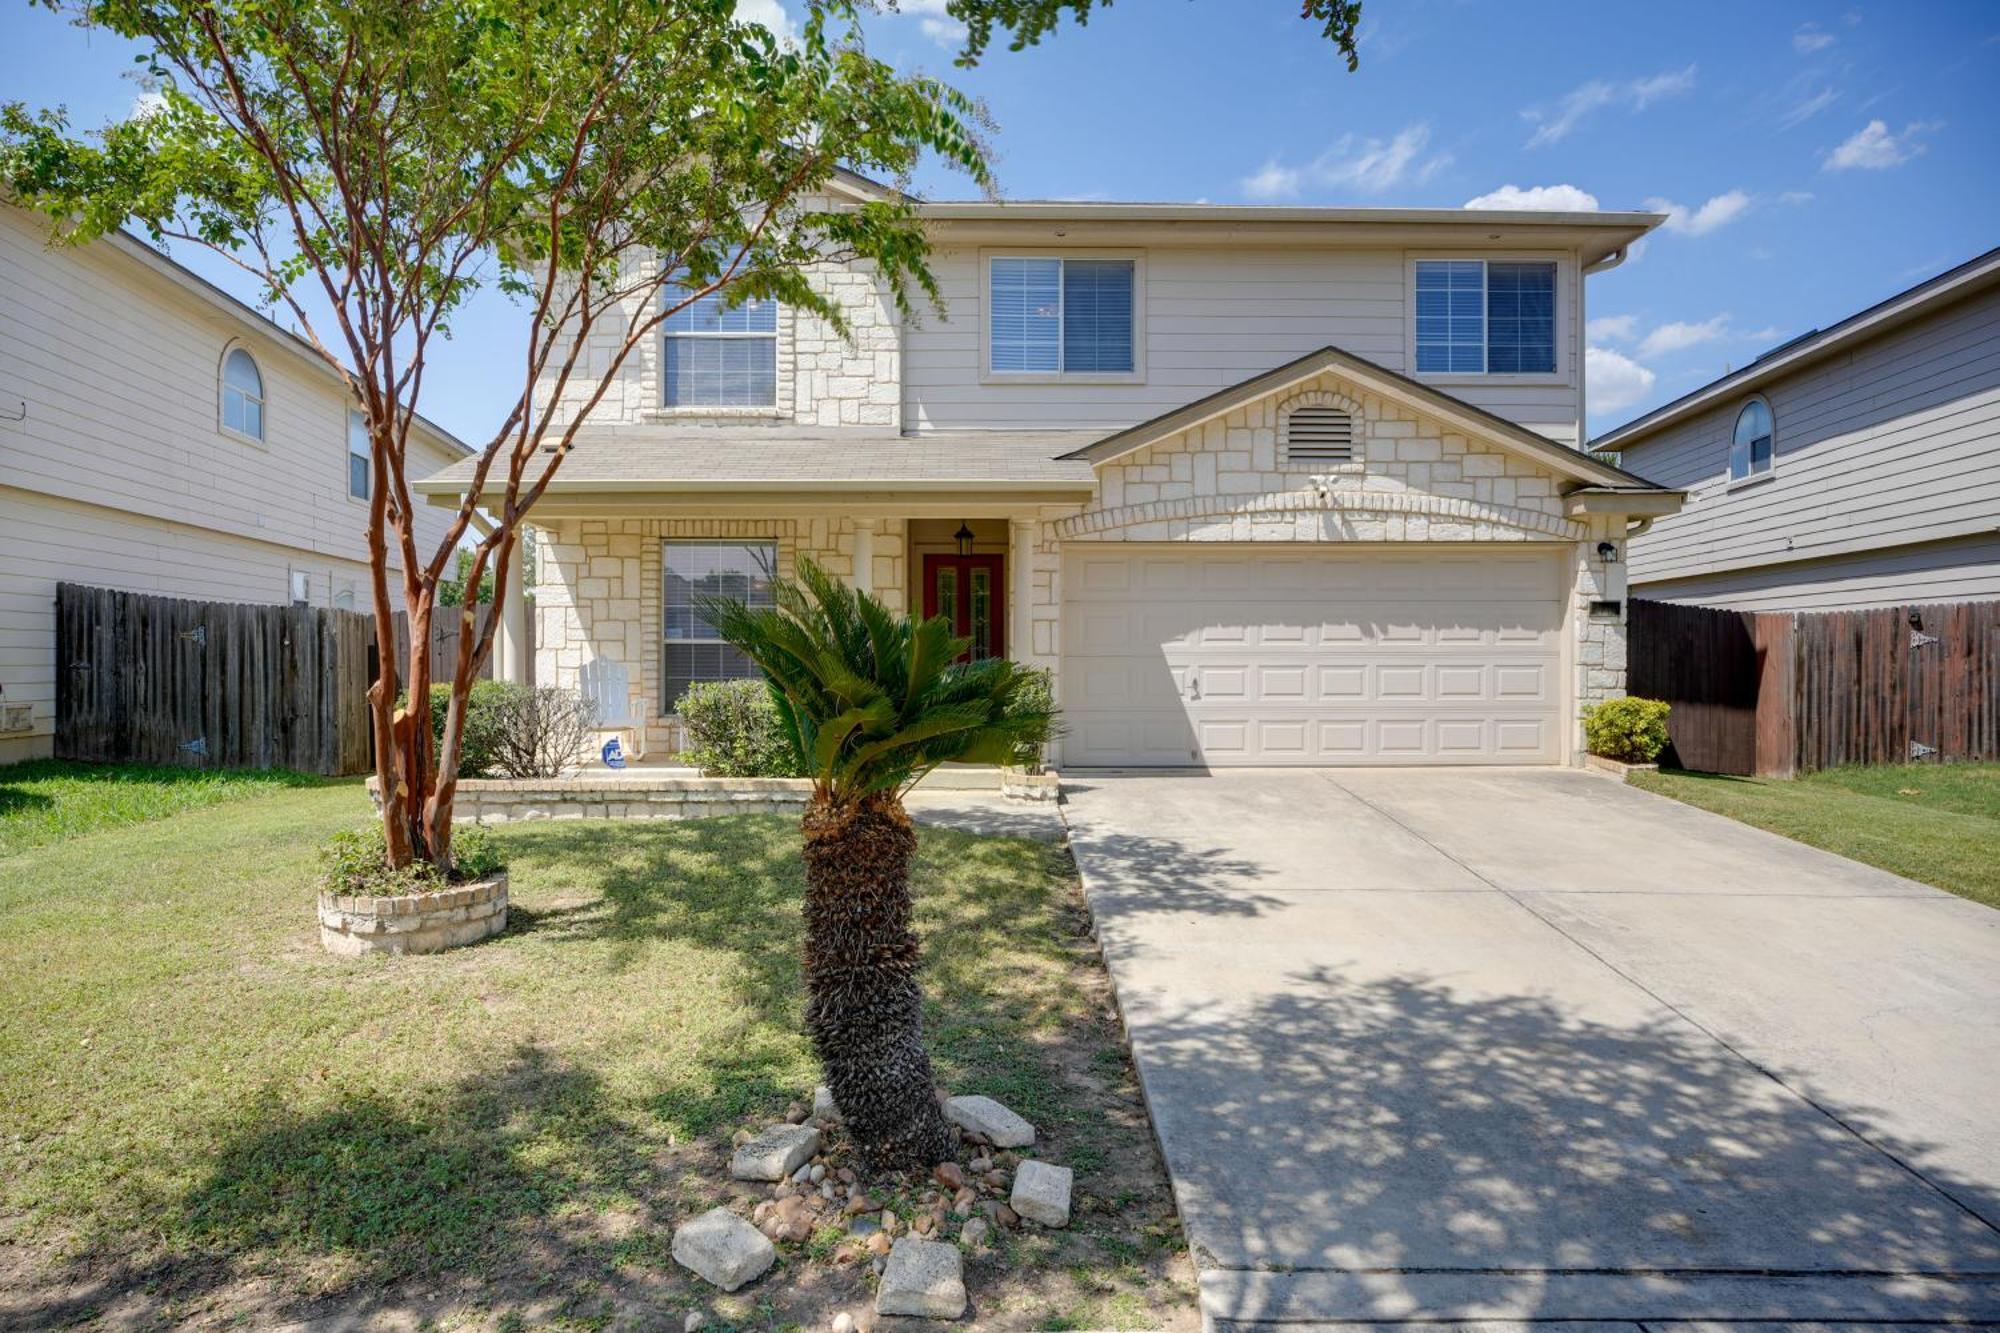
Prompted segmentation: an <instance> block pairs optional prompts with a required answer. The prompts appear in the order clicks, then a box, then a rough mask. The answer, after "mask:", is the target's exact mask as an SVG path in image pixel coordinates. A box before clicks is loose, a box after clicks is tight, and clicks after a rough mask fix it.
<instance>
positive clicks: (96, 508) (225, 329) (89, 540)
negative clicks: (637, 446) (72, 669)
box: [0, 204, 465, 763]
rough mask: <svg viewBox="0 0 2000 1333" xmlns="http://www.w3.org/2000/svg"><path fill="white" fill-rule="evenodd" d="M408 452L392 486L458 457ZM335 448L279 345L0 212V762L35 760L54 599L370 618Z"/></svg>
mask: <svg viewBox="0 0 2000 1333" xmlns="http://www.w3.org/2000/svg"><path fill="white" fill-rule="evenodd" d="M411 438H412V445H411V463H412V471H413V472H427V471H434V470H436V469H438V468H441V467H443V466H445V465H446V464H448V463H450V462H452V461H453V460H455V459H458V458H460V457H463V456H464V454H465V446H464V445H462V444H460V443H459V442H458V441H457V440H455V439H453V438H452V437H451V436H449V435H447V434H446V433H444V432H443V431H441V430H439V429H437V428H436V427H434V426H430V425H428V424H422V425H420V426H419V427H418V428H417V429H416V430H414V431H413V432H412V433H411ZM355 440H356V436H355V434H354V433H353V432H352V429H351V421H350V410H349V405H348V398H347V392H346V389H345V387H344V386H343V385H342V383H341V381H340V379H339V377H338V376H336V375H335V374H334V373H333V371H332V370H330V369H329V368H328V367H327V366H326V364H325V363H324V362H322V361H320V360H319V359H318V358H317V356H315V355H314V354H313V353H312V352H311V351H310V349H308V348H307V347H306V345H305V344H304V343H303V342H302V341H301V340H300V339H298V338H297V337H295V336H294V335H292V334H290V333H288V332H286V331H285V330H283V329H281V328H280V327H279V326H278V325H276V324H274V323H272V322H271V321H270V320H268V319H266V318H264V316H262V315H260V314H258V313H257V312H256V311H255V310H252V309H251V308H249V307H248V306H245V305H243V304H242V303H240V302H238V301H236V300H235V299H234V298H232V297H230V296H228V295H226V294H224V293H223V292H221V291H220V290H218V289H217V288H215V287H213V286H211V285H210V284H208V283H207V282H205V281H203V280H202V279H201V278H199V277H197V276H196V275H194V274H193V273H191V272H189V271H188V270H187V269H185V268H182V267H181V266H180V265H178V264H176V263H174V262H173V261H171V260H169V259H167V258H166V257H164V256H163V255H161V254H160V253H159V252H158V251H156V250H154V249H152V248H151V247H150V246H148V245H145V244H143V243H142V242H140V241H138V240H136V239H134V238H132V237H129V236H115V237H112V238H110V239H108V240H105V241H102V242H98V243H96V244H92V245H89V246H85V247H82V248H79V249H53V250H52V249H50V248H49V247H48V246H47V244H46V240H45V233H44V231H43V221H42V219H41V218H40V217H38V216H37V215H35V214H32V213H29V212H26V211H24V210H21V209H18V208H14V207H12V206H9V205H6V204H0V723H4V722H10V721H11V722H14V723H15V725H12V726H10V727H8V728H6V729H5V730H0V763H6V762H12V761H14V760H18V759H26V758H32V757H35V756H39V755H46V754H48V753H49V751H50V747H51V743H52V740H53V734H54V730H55V673H56V671H57V670H59V669H60V665H59V664H58V663H57V662H56V660H55V589H56V584H57V583H58V582H76V583H89V584H96V585H99V586H103V587H111V588H122V589H127V590H130V591H134V592H146V593H158V594H162V595H166V596H172V597H190V598H199V599H202V600H209V601H223V602H263V603H278V604H283V603H287V602H294V603H309V604H311V605H313V606H340V607H351V608H353V609H355V610H357V611H362V612H366V611H368V610H370V608H371V602H370V598H369V594H368V552H367V546H366V544H365V541H364V534H365V532H366V529H367V523H368V505H367V500H366V495H367V486H368V480H369V479H368V473H367V468H366V466H365V464H366V459H365V458H356V457H355V456H354V451H355V448H356V443H355ZM360 447H361V448H364V449H365V447H366V446H365V443H363V444H361V445H360ZM447 518H448V515H446V514H445V513H444V511H442V510H431V511H429V512H427V513H425V514H423V515H421V516H420V521H419V541H420V545H422V546H423V547H424V549H426V550H430V549H435V547H436V544H437V543H438V542H439V541H441V540H442V539H443V536H444V531H445V527H446V521H447ZM22 705H26V712H27V713H28V717H27V718H26V719H21V718H19V716H18V714H19V712H20V711H21V707H20V706H22ZM22 721H25V725H19V723H21V722H22Z"/></svg>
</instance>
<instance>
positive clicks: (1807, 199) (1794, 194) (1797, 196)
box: [1778, 190, 1814, 208]
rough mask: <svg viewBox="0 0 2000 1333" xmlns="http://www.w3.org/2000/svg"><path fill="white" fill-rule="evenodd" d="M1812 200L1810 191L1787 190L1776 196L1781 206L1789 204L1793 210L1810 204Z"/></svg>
mask: <svg viewBox="0 0 2000 1333" xmlns="http://www.w3.org/2000/svg"><path fill="white" fill-rule="evenodd" d="M1813 198H1814V196H1813V192H1812V191H1811V190H1787V191H1785V192H1784V193H1783V194H1781V195H1779V196H1778V202H1779V203H1781V204H1790V205H1791V206H1792V207H1793V208H1797V207H1799V206H1800V205H1801V204H1809V203H1811V202H1812V201H1813Z"/></svg>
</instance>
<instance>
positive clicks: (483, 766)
mask: <svg viewBox="0 0 2000 1333" xmlns="http://www.w3.org/2000/svg"><path fill="white" fill-rule="evenodd" d="M528 692H529V690H528V687H527V686H525V685H516V684H514V683H512V682H511V681H504V680H475V681H473V682H472V694H471V696H470V697H469V698H467V700H466V703H465V737H464V739H463V741H462V742H461V743H460V746H459V752H458V776H460V777H462V778H483V777H487V776H490V775H491V774H492V772H493V769H494V766H495V765H496V764H498V763H499V761H500V749H501V741H502V739H503V737H504V735H505V729H506V725H507V718H508V716H509V714H511V713H512V712H514V711H515V710H517V709H518V708H519V707H520V706H521V696H522V695H525V694H527V693H528ZM407 702H408V696H407V695H406V696H404V697H403V698H400V699H398V700H397V701H396V706H397V707H398V708H401V707H405V706H406V705H407ZM450 708H451V686H449V685H433V686H431V757H432V758H433V759H435V758H436V757H437V750H438V746H439V745H441V744H443V742H444V717H445V714H446V713H447V712H448V711H450Z"/></svg>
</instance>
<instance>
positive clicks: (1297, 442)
mask: <svg viewBox="0 0 2000 1333" xmlns="http://www.w3.org/2000/svg"><path fill="white" fill-rule="evenodd" d="M1282 439H1283V444H1284V459H1285V462H1286V463H1287V464H1301V463H1308V464H1309V463H1349V462H1352V461H1353V460H1354V418H1353V417H1352V416H1350V415H1349V414H1348V413H1347V412H1345V411H1343V410H1342V409H1340V408H1338V407H1321V406H1301V407H1295V408H1293V409H1291V410H1290V411H1289V412H1287V413H1285V420H1284V423H1283V428H1282Z"/></svg>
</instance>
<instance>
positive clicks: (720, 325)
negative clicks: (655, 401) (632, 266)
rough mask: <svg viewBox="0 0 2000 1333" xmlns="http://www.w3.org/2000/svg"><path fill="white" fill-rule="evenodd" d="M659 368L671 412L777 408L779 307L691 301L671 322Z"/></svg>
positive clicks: (716, 299) (714, 297)
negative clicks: (680, 410) (674, 408)
mask: <svg viewBox="0 0 2000 1333" xmlns="http://www.w3.org/2000/svg"><path fill="white" fill-rule="evenodd" d="M675 293H676V289H674V288H669V289H668V293H667V299H668V300H675V299H678V297H677V296H676V294H675ZM660 365H661V367H662V377H663V379H664V381H665V386H666V387H665V399H666V405H667V406H668V407H776V406H777V404H778V303H777V302H776V301H767V300H749V301H744V302H742V303H741V304H739V305H735V306H730V307H728V308H725V307H724V302H723V298H722V295H721V293H711V294H709V295H707V296H703V297H700V298H698V299H696V300H694V301H690V302H689V303H688V304H687V305H685V306H683V307H682V308H681V309H679V310H676V311H675V312H674V313H673V314H671V315H668V316H667V318H666V321H665V325H664V334H663V337H662V347H661V355H660Z"/></svg>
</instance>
